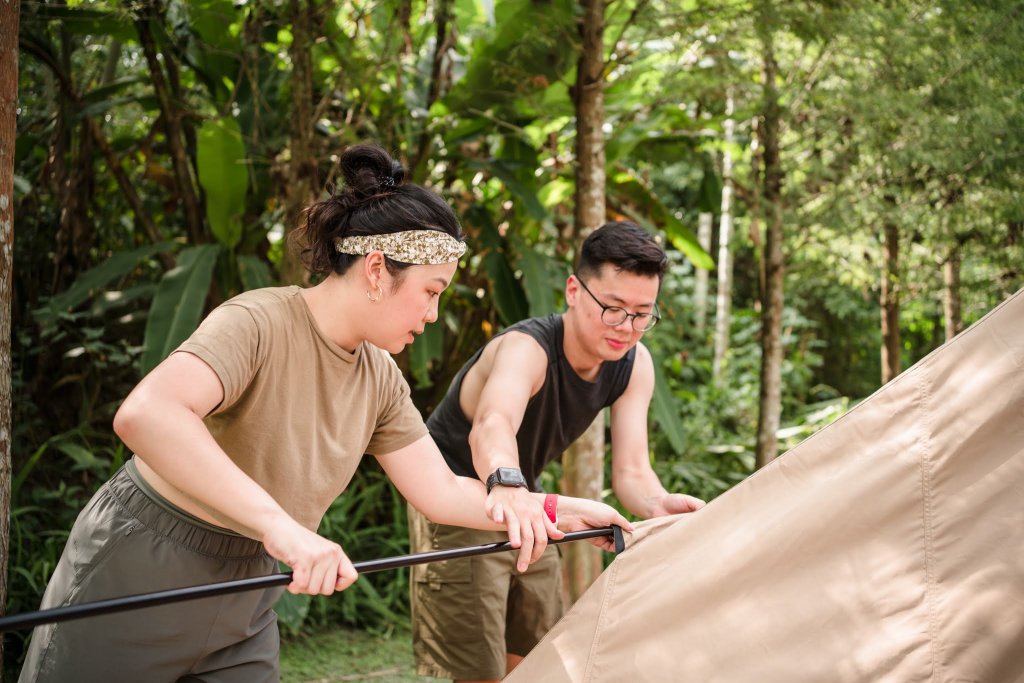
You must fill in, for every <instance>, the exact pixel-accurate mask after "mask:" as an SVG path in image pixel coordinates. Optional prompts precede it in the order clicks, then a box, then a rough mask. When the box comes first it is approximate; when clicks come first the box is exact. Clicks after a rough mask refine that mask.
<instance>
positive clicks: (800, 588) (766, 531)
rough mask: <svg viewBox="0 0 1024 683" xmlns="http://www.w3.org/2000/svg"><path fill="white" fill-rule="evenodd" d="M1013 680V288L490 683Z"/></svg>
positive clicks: (656, 531) (1023, 372) (1016, 661)
mask: <svg viewBox="0 0 1024 683" xmlns="http://www.w3.org/2000/svg"><path fill="white" fill-rule="evenodd" d="M506 680H507V681H512V682H514V683H518V682H526V681H529V682H533V681H544V682H549V681H550V682H558V681H587V682H591V681H607V682H609V683H612V682H614V683H632V682H634V681H701V682H706V681H727V682H734V681H737V682H746V681H756V682H758V683H762V682H766V681H786V682H787V683H792V682H794V681H816V682H817V681H828V682H834V681H836V682H838V681H871V682H875V681H897V682H899V683H910V682H913V681H979V682H985V683H992V682H1002V681H1024V290H1022V291H1021V292H1018V293H1017V294H1016V295H1015V296H1014V297H1013V298H1011V299H1010V300H1008V301H1006V302H1005V303H1004V304H1002V305H1001V306H1000V307H999V308H997V309H996V310H995V311H993V312H992V313H990V314H989V315H988V316H986V317H985V318H984V319H983V320H981V321H979V322H978V323H977V324H975V325H974V326H972V327H971V328H970V329H968V330H967V331H965V332H963V333H962V334H960V335H959V336H957V337H956V338H955V339H953V340H952V341H951V342H949V343H947V344H946V345H944V346H943V347H942V348H940V349H938V350H936V351H935V352H934V353H932V354H931V355H929V356H928V357H927V358H925V359H924V360H922V361H921V362H920V363H918V364H917V365H915V366H914V367H913V368H911V369H910V370H908V371H907V372H905V373H904V374H902V375H900V376H899V377H898V378H896V380H894V381H893V382H890V383H889V384H888V385H886V386H885V387H883V388H882V389H880V390H879V391H878V392H876V393H875V394H874V395H873V396H871V397H870V398H869V399H867V400H866V401H864V402H862V403H861V404H860V405H858V406H857V407H856V408H854V409H853V410H851V411H850V412H849V413H847V414H846V415H845V416H843V417H842V418H840V419H839V420H837V421H836V422H835V423H834V424H832V425H830V426H829V427H827V428H825V429H823V430H822V431H820V432H818V433H817V434H815V435H814V436H812V437H811V438H809V439H807V440H806V441H804V442H803V443H801V444H800V445H799V446H797V447H796V448H794V449H793V450H791V451H790V452H789V453H787V454H786V455H784V456H782V457H781V458H779V459H777V460H776V461H775V462H773V463H771V464H770V465H769V466H768V467H765V468H764V469H763V470H761V471H759V472H758V473H756V474H755V475H754V476H752V477H750V478H748V479H747V480H746V481H745V482H743V483H742V484H740V485H738V486H736V487H735V488H733V489H732V490H730V491H729V492H727V493H726V494H724V495H722V496H720V497H719V498H718V499H716V500H714V501H713V502H712V503H710V504H709V505H708V506H707V507H706V508H704V509H703V510H701V511H700V512H697V513H694V514H691V515H681V516H678V517H674V518H668V519H663V520H655V521H652V522H647V523H644V524H642V525H639V528H638V530H637V532H636V533H635V534H634V535H633V538H631V539H630V543H629V545H628V547H627V549H626V551H625V552H624V553H623V554H622V555H620V556H619V557H618V558H616V559H615V561H614V562H613V563H612V564H611V566H610V567H609V568H608V569H607V570H606V571H605V572H604V574H603V575H602V576H601V577H600V579H599V580H598V581H597V583H595V584H594V586H592V587H591V589H590V590H589V591H587V593H586V594H585V595H584V596H583V597H582V598H581V599H580V601H579V602H577V603H576V605H574V607H573V608H572V610H570V612H569V613H568V614H567V615H566V616H565V618H564V619H562V621H560V622H559V623H558V624H557V625H556V626H555V628H554V629H553V630H552V631H551V632H550V633H549V634H548V635H547V637H546V638H545V639H544V640H543V641H542V642H541V643H540V644H539V645H538V646H537V648H536V649H535V650H534V651H533V652H532V653H531V654H530V655H529V656H528V657H527V658H526V659H525V660H524V661H523V663H522V664H521V665H520V666H519V667H518V668H517V669H516V670H515V671H513V672H512V674H511V675H510V676H509V677H507V678H506Z"/></svg>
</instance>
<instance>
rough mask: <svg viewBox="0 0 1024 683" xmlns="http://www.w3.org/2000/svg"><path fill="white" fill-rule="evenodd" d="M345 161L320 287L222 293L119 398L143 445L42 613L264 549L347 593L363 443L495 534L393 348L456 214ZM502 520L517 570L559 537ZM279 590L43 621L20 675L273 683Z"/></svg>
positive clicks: (317, 265) (321, 245) (250, 558)
mask: <svg viewBox="0 0 1024 683" xmlns="http://www.w3.org/2000/svg"><path fill="white" fill-rule="evenodd" d="M341 163H342V170H343V173H344V176H345V180H346V185H347V188H346V190H345V191H344V192H341V193H340V194H337V195H335V196H332V197H330V198H329V199H327V200H324V201H322V202H320V203H318V204H315V205H314V206H312V207H310V208H309V209H308V210H307V212H306V214H305V221H304V225H303V227H302V233H301V237H302V238H303V239H304V241H305V243H306V246H307V249H306V250H305V252H304V257H305V258H306V261H307V265H308V266H309V267H310V269H311V270H312V271H313V272H314V273H317V274H320V275H324V276H325V277H324V278H323V280H322V281H321V282H320V283H319V284H318V285H316V286H315V287H312V288H308V289H300V288H298V287H281V288H269V289H262V290H255V291H251V292H246V293H244V294H242V295H240V296H238V297H235V298H234V299H232V300H230V301H228V302H226V303H225V304H223V305H222V306H220V307H218V308H217V309H216V310H215V311H213V312H212V313H211V314H210V316H209V317H208V318H207V319H206V320H205V321H204V322H203V324H202V325H201V326H200V327H199V329H198V330H196V332H195V333H194V334H193V335H192V336H191V337H190V338H189V339H188V340H187V341H186V342H185V343H184V344H182V345H181V346H180V347H179V348H178V349H177V350H176V352H174V353H172V354H171V355H170V356H169V357H168V358H167V359H166V360H165V361H164V362H163V363H161V364H160V365H159V366H158V367H157V368H155V369H154V370H153V371H152V372H151V373H150V374H149V375H147V376H146V377H145V378H144V379H143V380H142V382H140V383H139V385H138V386H137V387H136V388H135V389H134V390H133V391H132V392H131V394H129V396H128V397H127V398H126V399H125V401H124V403H123V404H122V406H121V408H120V409H119V410H118V412H117V415H116V416H115V418H114V429H115V431H116V432H117V434H118V435H119V436H120V437H121V439H122V440H123V441H124V442H125V444H126V445H127V446H128V447H129V448H131V450H132V451H133V452H134V454H135V456H134V458H133V459H132V460H130V461H129V462H128V463H126V465H125V467H124V468H123V469H122V470H121V471H120V472H118V473H117V474H116V475H115V476H114V477H113V478H112V479H111V481H109V482H107V484H106V485H105V486H104V487H103V488H101V489H100V491H99V492H97V494H96V495H95V496H94V497H93V499H92V500H91V501H90V503H89V504H88V505H87V506H86V508H85V510H83V512H82V514H81V515H80V517H79V519H78V520H77V521H76V523H75V527H74V529H72V532H71V536H70V537H69V539H68V543H67V546H66V548H65V551H64V555H63V556H62V558H61V561H60V563H59V564H58V567H57V569H56V570H55V572H54V575H53V577H52V578H51V580H50V585H49V586H48V587H47V590H46V594H45V595H44V598H43V607H53V606H57V605H63V604H70V603H77V602H87V601H92V600H98V599H103V598H108V597H112V596H116V595H126V594H133V593H141V592H146V591H154V590H161V589H165V588H173V587H178V586H184V585H194V584H199V583H209V582H214V581H226V580H232V579H238V578H244V577H248V576H258V575H263V574H268V573H272V572H273V571H274V569H275V562H274V560H275V559H276V560H280V561H282V562H284V563H285V564H287V565H289V566H290V567H291V569H292V572H293V580H292V583H291V584H290V585H289V586H288V590H290V591H292V592H293V593H310V594H323V595H330V594H331V593H333V592H334V591H336V590H344V589H345V588H347V587H348V586H349V585H351V584H352V582H353V581H355V580H356V572H355V570H354V568H353V566H352V563H351V562H350V561H349V559H348V557H347V556H346V555H345V553H344V551H343V550H342V549H341V547H340V546H339V545H338V544H337V543H334V542H332V541H330V540H328V539H325V538H322V537H321V536H319V535H317V534H316V532H315V530H316V528H317V526H318V524H319V522H320V519H321V517H322V516H323V514H324V512H325V511H326V510H327V508H328V506H329V505H330V503H331V501H332V500H333V499H334V498H335V497H337V496H338V495H339V494H340V493H341V492H342V491H343V490H344V489H345V487H346V486H347V484H348V482H349V480H350V479H351V477H352V475H353V473H354V472H355V469H356V466H357V465H358V463H359V460H360V458H361V457H362V455H363V453H372V454H373V455H375V456H376V457H377V459H378V461H379V462H380V464H381V466H382V467H383V469H384V471H385V472H386V473H387V474H388V476H389V477H390V478H391V480H392V481H393V482H394V484H395V485H396V486H397V487H398V489H399V490H400V491H401V493H402V494H403V495H404V496H405V497H406V498H407V499H408V501H409V502H410V504H411V505H413V506H414V507H416V508H417V509H418V510H420V511H422V512H423V513H424V514H426V515H427V516H428V517H429V518H431V519H433V520H435V521H438V522H441V523H445V524H451V525H460V526H470V527H475V528H481V529H500V528H503V527H501V526H499V525H498V524H496V523H495V522H492V521H491V520H490V519H488V516H487V515H486V514H485V511H484V503H485V499H486V491H485V489H484V486H483V484H481V482H479V481H477V480H475V479H470V478H464V477H456V476H454V475H453V474H452V473H451V471H450V470H449V469H448V467H447V466H446V465H445V464H444V461H443V459H442V458H441V455H440V453H439V452H438V450H437V447H436V446H435V445H434V443H433V441H432V440H431V439H430V436H429V435H428V433H427V430H426V428H425V427H424V425H423V421H422V419H421V418H420V415H419V413H418V412H417V410H416V409H415V407H414V406H413V405H412V402H411V400H410V398H409V388H408V385H407V384H406V382H405V380H404V379H403V378H402V376H401V374H400V372H399V370H398V368H397V366H396V365H395V363H394V361H393V360H392V359H391V357H390V356H389V355H388V352H390V353H397V352H399V351H401V350H402V349H403V348H404V347H405V346H406V345H407V344H409V343H411V342H412V341H413V339H414V337H415V335H416V334H419V333H422V332H423V329H424V326H425V325H426V324H427V323H430V322H433V321H435V320H436V319H437V302H438V298H439V296H440V294H441V292H443V291H444V289H445V288H446V287H447V286H448V285H449V284H450V282H451V280H452V278H453V277H454V275H455V270H456V267H457V265H458V259H459V257H460V256H461V255H462V254H463V252H464V251H465V245H464V244H463V242H462V239H461V237H462V236H461V229H460V227H459V223H458V220H457V219H456V217H455V215H454V214H453V212H452V211H451V209H450V207H448V205H447V204H445V202H444V201H442V200H441V199H440V198H439V197H438V196H437V195H436V194H434V193H433V192H431V191H429V190H426V189H424V188H422V187H419V186H417V185H413V184H406V183H404V182H403V177H404V174H403V171H402V169H401V167H400V165H399V164H397V163H396V162H395V161H394V160H392V159H391V158H390V157H389V156H388V155H387V153H386V152H384V151H383V150H381V149H380V148H377V147H374V146H369V145H361V146H357V147H353V148H351V149H349V150H347V151H346V153H345V154H344V155H343V157H342V162H341ZM537 495H538V496H539V495H541V494H537ZM559 512H560V516H559V518H558V522H559V526H561V528H562V529H564V530H573V529H582V528H587V527H598V526H606V525H608V524H620V525H622V526H624V527H626V528H629V524H628V522H627V521H626V520H625V519H624V518H623V517H621V516H620V515H618V513H616V512H615V511H614V510H613V509H612V508H610V507H608V506H606V505H603V504H600V503H596V502H593V501H586V500H580V499H571V498H564V499H562V501H561V505H560V510H559ZM492 517H494V519H496V520H498V522H501V521H502V519H503V518H502V515H501V513H500V511H498V512H497V513H496V514H493V515H492ZM508 533H509V539H510V540H511V541H512V544H513V545H514V546H517V547H519V548H520V555H519V565H520V567H521V568H522V569H525V568H526V566H527V565H528V563H529V562H530V561H531V560H535V559H537V558H538V557H539V556H540V553H541V552H542V551H543V549H544V545H545V543H546V540H547V537H552V538H560V537H561V536H562V535H563V532H562V531H560V530H559V529H558V528H556V525H555V524H554V522H553V521H552V520H544V523H543V527H541V526H539V525H538V526H536V527H533V526H531V527H527V528H518V526H516V525H515V524H513V523H511V521H510V524H509V528H508ZM279 594H280V591H279V590H268V591H253V592H250V593H241V594H235V595H231V596H225V597H223V598H207V599H203V600H197V601H192V602H188V603H181V604H178V605H165V606H160V607H155V608H152V609H150V610H146V611H145V612H138V613H122V614H115V615H107V616H103V617H97V618H95V619H90V620H81V621H71V622H66V623H63V624H58V625H49V626H46V627H41V628H39V629H37V630H36V631H35V633H34V635H33V638H32V642H31V644H30V647H29V653H28V655H27V658H26V662H25V666H24V668H23V670H22V674H21V679H20V680H22V681H68V680H75V681H94V680H95V681H105V682H108V681H112V680H125V681H200V680H201V681H238V682H239V683H241V682H243V681H244V682H245V683H251V682H254V681H276V680H277V679H278V661H277V654H278V633H277V625H276V618H275V617H274V614H273V612H272V610H271V608H272V606H273V604H274V602H275V600H276V599H277V597H278V596H279Z"/></svg>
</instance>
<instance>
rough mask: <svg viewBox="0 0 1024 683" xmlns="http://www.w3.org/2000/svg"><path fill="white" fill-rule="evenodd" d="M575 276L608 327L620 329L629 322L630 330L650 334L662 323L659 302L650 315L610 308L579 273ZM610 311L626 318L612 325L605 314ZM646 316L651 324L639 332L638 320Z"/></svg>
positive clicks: (616, 307)
mask: <svg viewBox="0 0 1024 683" xmlns="http://www.w3.org/2000/svg"><path fill="white" fill-rule="evenodd" d="M573 276H574V277H575V278H576V282H578V283H580V286H581V287H583V291H585V292H586V293H587V294H589V295H590V298H591V299H593V300H594V303H595V304H597V305H598V306H600V307H601V322H603V323H604V324H605V325H607V326H608V327H618V326H619V325H621V324H622V323H624V322H626V321H627V320H629V326H630V328H632V329H633V331H634V332H649V331H650V330H652V329H654V326H655V325H657V324H658V323H659V322H661V315H660V313H661V311H659V310H658V302H657V301H655V302H654V310H653V311H651V312H650V313H630V312H629V311H627V310H626V309H625V308H623V307H622V306H609V305H608V304H606V303H603V302H602V301H601V300H600V299H598V298H597V297H596V296H594V293H593V292H591V291H590V288H589V287H587V283H586V282H584V281H583V279H582V278H581V277H580V276H579V274H578V273H573ZM608 311H622V313H623V316H624V317H623V318H622V320H620V321H619V322H617V323H610V322H608V321H607V320H605V319H604V316H605V313H607V312H608ZM644 315H646V316H650V318H651V324H650V325H648V326H647V327H644V328H643V329H640V330H638V329H637V328H636V320H637V318H639V317H640V316H644Z"/></svg>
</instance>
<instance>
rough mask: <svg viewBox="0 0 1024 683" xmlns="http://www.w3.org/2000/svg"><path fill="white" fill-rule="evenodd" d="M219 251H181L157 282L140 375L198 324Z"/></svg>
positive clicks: (214, 247)
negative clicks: (173, 266)
mask: <svg viewBox="0 0 1024 683" xmlns="http://www.w3.org/2000/svg"><path fill="white" fill-rule="evenodd" d="M219 252H220V247H219V246H217V245H214V244H204V245H201V246H196V247H188V248H187V249H183V250H182V251H181V253H180V254H178V265H177V266H176V267H175V268H172V269H171V270H169V271H167V272H166V273H165V274H164V276H163V277H162V278H161V279H160V284H159V285H158V286H157V290H156V295H155V296H154V297H153V306H152V308H151V309H150V312H149V318H148V320H147V322H146V338H145V341H144V342H143V347H144V349H143V353H142V374H146V373H147V372H149V371H150V370H152V369H153V368H155V367H156V366H157V364H159V363H160V361H162V360H163V359H164V358H166V357H167V356H168V355H169V354H170V353H171V351H173V350H174V349H175V348H176V347H177V346H178V345H179V344H180V343H181V342H183V341H185V339H187V338H188V336H189V335H190V334H192V332H193V331H195V329H196V327H197V326H198V325H199V320H200V318H201V317H202V314H203V308H204V306H205V302H206V294H207V292H208V291H209V289H210V279H211V278H212V277H213V267H214V265H215V264H216V262H217V255H218V253H219Z"/></svg>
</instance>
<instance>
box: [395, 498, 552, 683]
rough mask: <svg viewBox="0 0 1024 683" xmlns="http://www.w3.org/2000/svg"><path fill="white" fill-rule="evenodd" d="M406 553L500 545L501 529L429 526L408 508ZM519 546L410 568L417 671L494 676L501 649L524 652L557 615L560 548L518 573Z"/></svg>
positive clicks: (500, 665)
mask: <svg viewBox="0 0 1024 683" xmlns="http://www.w3.org/2000/svg"><path fill="white" fill-rule="evenodd" d="M409 535H410V546H411V549H412V552H414V553H421V552H430V551H434V550H445V549H447V548H462V547H466V546H475V545H483V544H486V543H501V542H504V541H507V540H508V534H506V533H505V532H502V531H477V530H475V529H463V528H461V527H454V526H447V525H444V524H434V523H433V522H431V521H429V520H428V519H427V518H426V517H424V516H423V515H421V514H420V513H419V512H417V511H416V510H415V509H414V508H413V507H412V506H410V507H409ZM518 557H519V553H518V551H510V552H501V553H494V554H493V555H482V556H478V557H468V558H462V559H457V560H445V561H444V562H432V563H430V564H427V565H418V566H415V567H413V568H412V577H411V581H410V582H409V583H410V591H411V598H412V599H411V603H412V639H413V652H414V654H415V657H416V672H417V673H418V674H419V675H421V676H434V677H436V678H453V679H457V680H482V679H500V678H504V676H505V666H506V660H505V655H506V654H514V655H521V656H525V655H527V654H529V652H530V650H532V649H533V648H534V646H535V645H536V644H537V643H538V642H540V639H541V638H543V637H544V634H545V633H547V632H548V631H549V630H551V627H552V626H554V625H555V623H556V622H557V621H558V620H559V619H560V618H561V616H562V611H563V606H562V574H561V570H560V562H559V548H558V547H557V546H556V547H554V548H548V549H547V550H545V551H544V554H543V555H542V556H541V558H540V559H539V560H538V561H537V562H534V563H533V564H532V565H530V568H529V569H527V570H526V571H525V572H523V573H522V574H520V573H519V572H518V571H516V560H517V559H518Z"/></svg>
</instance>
